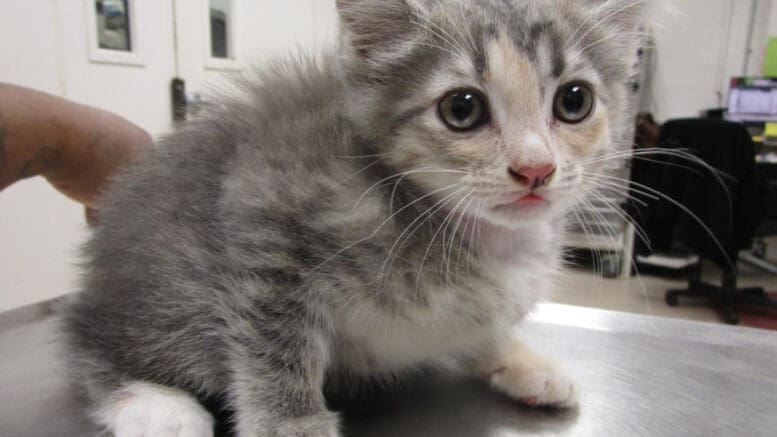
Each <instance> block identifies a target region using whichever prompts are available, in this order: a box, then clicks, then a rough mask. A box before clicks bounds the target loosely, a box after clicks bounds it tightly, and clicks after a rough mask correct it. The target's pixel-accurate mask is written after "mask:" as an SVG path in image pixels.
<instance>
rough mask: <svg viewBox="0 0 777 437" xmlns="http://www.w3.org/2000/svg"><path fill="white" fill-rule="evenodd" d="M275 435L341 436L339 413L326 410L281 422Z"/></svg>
mask: <svg viewBox="0 0 777 437" xmlns="http://www.w3.org/2000/svg"><path fill="white" fill-rule="evenodd" d="M273 435H277V436H279V437H280V436H283V437H340V423H339V420H338V418H337V414H335V413H332V412H326V413H321V414H317V415H315V416H308V417H299V418H296V419H289V420H285V421H283V422H281V423H280V424H278V426H277V427H276V428H275V433H274V434H273Z"/></svg>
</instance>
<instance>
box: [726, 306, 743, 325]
mask: <svg viewBox="0 0 777 437" xmlns="http://www.w3.org/2000/svg"><path fill="white" fill-rule="evenodd" d="M723 320H725V322H726V323H728V324H729V325H738V324H739V315H738V314H737V312H736V311H734V310H733V309H730V308H727V309H724V310H723Z"/></svg>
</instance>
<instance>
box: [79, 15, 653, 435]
mask: <svg viewBox="0 0 777 437" xmlns="http://www.w3.org/2000/svg"><path fill="white" fill-rule="evenodd" d="M337 3H338V9H339V11H340V15H341V18H342V24H343V29H344V30H343V38H342V40H343V42H342V44H341V46H340V48H339V49H338V51H337V53H336V54H334V55H323V56H319V57H317V58H310V59H298V60H295V61H288V62H281V63H278V64H276V65H275V66H274V67H271V68H268V69H266V70H265V71H264V72H262V73H260V74H259V77H258V78H256V80H255V82H254V85H251V86H247V87H246V88H245V90H244V91H245V98H244V99H234V100H230V101H226V99H225V102H224V103H223V104H220V105H218V106H217V107H214V108H212V109H211V110H210V111H208V113H207V114H205V115H204V116H203V117H201V118H200V119H198V120H196V121H193V122H190V123H188V124H187V125H186V126H185V127H183V128H182V129H181V130H180V131H179V132H177V133H175V134H174V135H172V136H170V137H168V138H166V139H165V140H164V141H162V143H161V145H160V147H159V150H158V151H156V153H154V154H153V156H152V157H151V158H149V159H147V160H146V161H145V162H142V163H140V164H139V165H137V166H136V167H134V168H132V169H131V171H129V172H128V173H127V174H126V175H125V176H123V177H121V178H120V179H119V180H117V181H116V183H115V184H113V187H112V189H111V190H110V192H109V193H108V194H107V196H106V201H105V204H104V207H103V208H102V209H101V225H100V226H99V228H98V229H97V230H96V232H95V234H94V236H93V237H92V238H91V240H90V241H89V243H88V244H87V246H86V251H85V253H86V263H85V274H84V279H83V286H82V290H81V292H80V293H79V294H78V295H77V297H76V298H75V299H74V301H73V302H72V303H71V304H70V305H69V306H68V308H67V314H66V318H65V331H66V334H67V340H68V343H69V346H70V350H71V362H72V364H73V369H74V371H75V372H76V374H77V376H78V378H79V381H80V383H82V384H83V386H84V387H85V388H86V389H87V391H88V393H89V395H90V397H91V399H92V400H93V401H94V403H95V406H96V408H100V407H101V406H102V405H104V404H105V403H106V402H110V401H112V400H113V401H115V400H116V399H115V398H116V396H117V393H121V390H122V389H124V388H126V387H127V386H129V385H131V384H133V383H137V382H143V383H151V384H157V385H161V386H168V387H174V388H177V389H180V390H183V391H186V392H188V393H191V394H192V395H194V396H196V397H197V398H200V399H205V398H220V399H224V400H225V401H226V402H227V403H228V404H229V405H230V406H231V408H232V409H233V410H234V412H235V416H234V426H235V429H236V431H237V433H238V435H240V436H270V435H281V436H286V435H289V436H325V435H337V433H338V431H337V429H338V424H337V423H338V422H337V416H336V414H335V413H332V412H329V411H328V410H327V408H326V405H325V400H324V396H323V387H324V386H325V385H326V386H334V387H338V386H342V385H347V384H348V381H351V380H353V379H359V378H393V377H396V376H398V375H401V374H402V373H403V372H406V371H408V370H412V369H414V368H418V367H419V366H422V365H435V364H436V363H439V362H441V361H442V360H444V359H450V358H454V359H457V360H459V361H460V362H462V363H465V364H472V366H473V368H474V367H477V363H480V362H481V361H483V359H481V357H483V356H489V353H490V350H491V349H492V347H495V345H497V344H499V343H500V341H501V339H502V338H503V337H504V334H500V333H501V332H506V331H508V330H509V327H510V326H511V325H512V324H513V323H515V322H517V321H519V320H520V318H521V317H522V316H523V315H525V314H526V313H527V312H528V311H530V310H531V308H532V306H533V304H534V303H535V302H536V301H537V300H538V299H539V298H541V294H542V292H543V290H544V289H546V288H548V284H549V283H550V277H549V275H551V274H552V273H553V271H554V270H555V268H556V267H557V266H558V265H559V260H560V245H561V243H562V242H561V241H559V240H560V238H559V237H560V236H561V235H563V232H562V222H563V220H562V219H561V217H562V216H563V212H564V211H566V210H567V209H568V208H569V206H570V205H572V204H574V203H575V201H576V200H575V199H576V196H580V195H581V193H575V186H574V181H575V180H576V179H575V178H577V177H579V174H580V173H581V171H582V170H580V165H579V162H577V161H582V160H583V159H591V158H594V157H595V156H597V154H604V153H609V152H612V151H613V150H616V149H617V147H619V146H620V145H621V144H622V143H623V142H622V137H623V132H624V131H625V130H624V128H625V126H626V125H627V121H626V119H625V117H626V114H628V109H627V103H626V102H627V98H626V94H627V91H626V82H627V78H628V75H629V73H630V71H629V69H630V61H631V58H632V56H631V55H632V53H633V49H634V40H635V39H636V38H635V35H634V32H635V29H636V24H637V17H638V15H639V9H640V3H641V1H639V0H610V1H604V0H578V1H574V0H543V1H539V0H473V1H432V0H418V1H404V0H389V1H383V0H381V1H378V0H339V1H338V2H337ZM497 40H501V41H509V42H510V44H511V47H512V48H513V49H514V50H515V52H516V53H518V54H519V56H522V57H525V58H526V59H529V60H530V61H531V64H532V65H533V69H534V72H533V73H532V75H536V77H537V78H538V79H539V80H538V82H537V83H536V84H533V85H531V86H532V87H534V88H536V91H537V95H538V96H541V99H543V100H542V101H541V102H540V101H538V102H528V103H527V102H521V99H526V98H527V97H526V96H525V95H514V96H506V97H504V96H502V97H499V98H500V99H502V100H505V99H506V101H507V102H508V103H506V104H505V106H504V108H508V110H507V116H506V117H505V118H504V120H514V122H515V123H524V122H525V123H526V125H527V126H528V125H529V124H531V123H534V121H532V120H530V119H528V118H526V119H524V117H526V115H525V114H523V113H512V114H511V113H509V108H518V107H521V106H520V105H521V104H526V105H529V106H527V107H529V108H537V107H540V106H541V105H543V104H544V103H542V102H546V101H547V100H548V99H549V98H550V99H551V100H552V97H553V94H554V93H555V90H556V87H558V86H559V85H560V83H561V82H560V81H561V80H562V79H563V80H566V79H564V78H572V79H574V78H576V76H577V75H578V73H579V74H582V75H584V76H585V77H583V78H582V79H584V80H587V81H590V82H595V83H596V84H597V85H598V86H597V98H598V102H597V104H598V105H600V106H602V107H606V110H607V116H606V119H603V120H604V121H603V123H605V124H606V126H607V127H606V130H605V133H604V134H603V136H602V137H601V138H599V140H597V141H598V145H597V147H595V148H593V149H591V150H588V151H586V152H580V153H572V152H570V151H569V150H567V151H566V152H563V153H562V152H558V153H557V154H555V155H554V156H557V157H561V158H559V162H558V165H559V173H561V174H560V175H558V177H557V179H558V180H557V182H556V183H557V191H558V194H554V195H556V196H557V197H556V199H557V201H556V203H558V205H560V206H559V207H558V208H548V211H547V212H545V213H543V214H541V215H539V216H538V217H533V216H532V217H530V216H522V215H521V216H509V217H508V216H492V215H489V213H487V212H486V210H487V209H488V207H490V204H489V203H488V202H489V199H490V197H488V196H489V195H488V194H483V195H482V196H481V197H477V196H478V195H479V194H480V191H478V190H481V191H482V190H484V189H485V188H484V187H486V188H489V189H492V191H493V189H495V187H496V188H499V189H509V188H505V187H508V186H511V185H510V184H512V182H511V181H509V177H508V175H507V171H506V169H507V167H508V166H509V162H508V161H509V160H510V159H512V158H513V157H512V155H511V156H507V155H508V154H509V153H513V152H509V153H508V152H506V150H513V149H510V148H506V147H505V146H504V144H508V143H510V144H512V142H511V139H512V137H510V135H512V133H516V132H523V130H521V129H519V128H517V127H516V128H515V129H507V128H505V129H503V130H502V131H501V132H500V133H499V134H493V136H490V135H492V134H491V133H487V132H486V133H480V134H477V135H479V136H477V137H476V136H475V134H471V135H466V134H464V135H462V134H458V133H452V132H449V131H447V130H445V129H444V128H442V127H441V126H442V124H441V123H438V124H439V126H438V125H435V122H436V121H437V122H439V120H436V121H435V118H434V116H433V115H430V114H432V113H434V111H433V110H431V111H430V110H429V105H428V102H427V100H428V98H427V97H428V96H429V95H430V93H431V91H430V89H431V88H433V86H435V85H434V84H445V83H446V82H445V81H446V80H449V79H446V78H454V79H451V80H453V81H464V83H472V84H473V86H478V85H479V84H480V83H481V82H482V81H485V80H486V79H484V78H486V77H491V78H493V74H494V73H493V71H495V70H492V69H493V68H496V67H495V65H498V64H499V65H501V63H502V62H501V61H500V60H497V59H492V58H491V57H490V56H491V55H490V53H492V52H493V51H490V49H489V47H491V45H492V44H493V43H494V42H495V41H497ZM520 59H523V58H520ZM452 65H458V66H460V67H456V68H457V69H458V70H457V69H452V67H451V66H452ZM468 66H471V70H472V71H475V72H476V73H477V76H472V77H466V75H465V74H463V73H462V71H461V69H462V68H463V69H464V70H467V71H469V70H468V68H469V67H468ZM449 73H450V74H449ZM497 79H499V78H497ZM501 80H508V82H506V83H509V80H514V81H526V80H528V79H526V78H521V77H515V78H512V79H510V78H501ZM457 83H458V82H457ZM532 95H533V94H532ZM435 96H436V94H435ZM488 97H489V98H494V99H497V97H498V96H490V95H489V96H488ZM432 103H434V102H432ZM432 106H434V105H432ZM548 111H550V110H549V109H548ZM542 114H545V112H542ZM547 115H548V116H550V115H551V114H550V112H548V114H547ZM511 117H512V118H511ZM509 122H510V123H512V122H513V121H509ZM505 123H507V121H505ZM564 129H568V130H569V129H574V127H564ZM524 130H525V129H524ZM570 132H571V133H569V135H572V137H570V138H574V135H575V134H574V132H573V131H570ZM515 135H518V134H517V133H516V134H515ZM519 142H520V141H519ZM471 144H478V145H479V144H483V146H482V147H480V146H478V147H475V148H474V149H475V150H474V151H473V150H470V149H473V147H468V146H469V145H471ZM514 147H518V149H515V150H513V151H514V152H515V154H517V155H516V156H519V155H520V156H524V155H521V153H522V152H521V150H519V149H520V144H518V145H517V146H515V145H514ZM564 147H566V146H558V148H559V150H562V149H564ZM567 149H569V147H567ZM463 150H468V152H467V153H464V152H462V151H463ZM564 150H566V149H564ZM570 150H571V149H570ZM473 156H474V157H475V158H473ZM524 158H525V156H524ZM516 159H517V158H516ZM526 159H529V160H531V156H529V157H528V158H526ZM475 176H477V177H478V178H479V179H477V180H478V181H479V182H471V181H470V180H469V179H467V178H474V177H475ZM473 180H474V179H473ZM565 182H566V184H565ZM456 184H458V185H456ZM462 187H463V189H461V190H459V189H460V188H462ZM456 190H459V191H456ZM467 193H469V197H467V196H466V195H465V194H467ZM552 194H553V193H550V194H548V195H549V196H550V195H552ZM505 270H510V271H511V275H512V276H509V278H510V279H509V280H505V279H504V271H505ZM473 363H474V364H473ZM103 424H104V425H106V426H107V424H105V423H103ZM114 431H115V430H114Z"/></svg>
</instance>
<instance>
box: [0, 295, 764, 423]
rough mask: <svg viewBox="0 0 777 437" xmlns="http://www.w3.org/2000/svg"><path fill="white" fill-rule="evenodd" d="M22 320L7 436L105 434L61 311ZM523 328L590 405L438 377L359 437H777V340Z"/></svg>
mask: <svg viewBox="0 0 777 437" xmlns="http://www.w3.org/2000/svg"><path fill="white" fill-rule="evenodd" d="M10 317H11V316H8V315H0V436H2V437H6V436H13V437H16V436H20V437H21V436H24V437H26V436H80V435H95V430H94V428H92V427H91V426H90V425H89V423H88V421H87V420H86V419H85V418H84V416H83V413H82V411H81V406H82V404H81V401H80V400H79V399H78V397H77V396H75V392H74V391H73V390H72V389H71V387H70V386H69V384H68V379H67V377H66V375H65V373H64V370H63V367H62V360H61V358H60V355H59V353H60V350H59V345H58V342H57V339H56V334H57V333H56V316H53V315H50V316H47V317H42V318H39V319H38V320H25V321H22V322H19V320H16V321H14V320H9V318H10ZM13 317H15V318H16V319H18V318H19V317H18V315H16V316H13ZM518 329H519V330H520V331H521V332H522V335H523V337H524V338H525V339H526V340H527V341H528V342H529V343H531V344H533V345H534V347H535V348H536V349H538V350H539V351H542V352H544V353H546V354H548V355H551V356H555V357H559V358H562V362H564V363H565V365H566V367H567V368H568V370H569V371H570V373H571V374H572V375H574V376H575V378H576V380H577V382H578V384H579V389H580V391H581V392H582V394H581V406H580V408H578V409H575V410H572V411H567V412H553V411H538V410H532V409H528V408H524V407H521V406H519V405H517V404H515V403H513V402H511V401H510V400H508V399H505V398H504V397H502V396H500V395H497V394H495V393H493V392H491V391H490V390H489V389H488V387H486V386H484V385H483V384H480V383H478V382H476V381H472V380H468V379H465V378H461V377H457V376H453V375H436V376H427V377H423V378H418V379H416V380H412V381H409V382H408V383H407V384H406V386H405V388H404V389H402V390H400V391H394V392H391V393H384V394H376V395H375V396H372V397H371V398H370V399H369V400H368V401H366V402H359V403H356V404H355V405H351V406H349V407H348V408H347V409H348V412H347V413H346V414H345V419H344V422H345V425H346V430H347V436H367V437H372V436H376V437H377V436H408V437H414V436H419V437H420V436H424V437H437V436H440V437H442V436H446V437H456V436H462V437H464V436H467V437H476V436H489V437H509V436H521V435H574V436H635V435H637V436H643V435H644V436H777V334H775V333H772V332H768V331H758V330H753V329H747V328H737V327H729V326H723V325H711V324H700V323H692V322H685V321H678V320H669V319H661V318H655V317H645V316H637V315H628V314H621V313H612V312H606V311H599V310H592V309H583V308H577V307H567V306H559V305H545V306H542V307H541V308H540V309H539V310H538V311H537V312H536V313H535V314H534V315H533V317H532V318H531V319H530V320H528V321H527V322H525V323H524V324H522V325H521V326H520V327H519V328H518Z"/></svg>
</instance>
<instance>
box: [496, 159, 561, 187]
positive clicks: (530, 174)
mask: <svg viewBox="0 0 777 437" xmlns="http://www.w3.org/2000/svg"><path fill="white" fill-rule="evenodd" d="M508 171H509V172H510V176H512V177H513V179H515V181H516V182H518V183H519V184H521V185H526V186H527V187H531V188H539V187H541V186H543V185H546V184H547V183H548V182H549V181H550V178H551V176H553V173H555V172H556V167H554V166H553V165H551V164H543V165H537V166H533V167H521V168H519V169H518V170H516V169H514V168H513V167H510V168H509V169H508Z"/></svg>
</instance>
